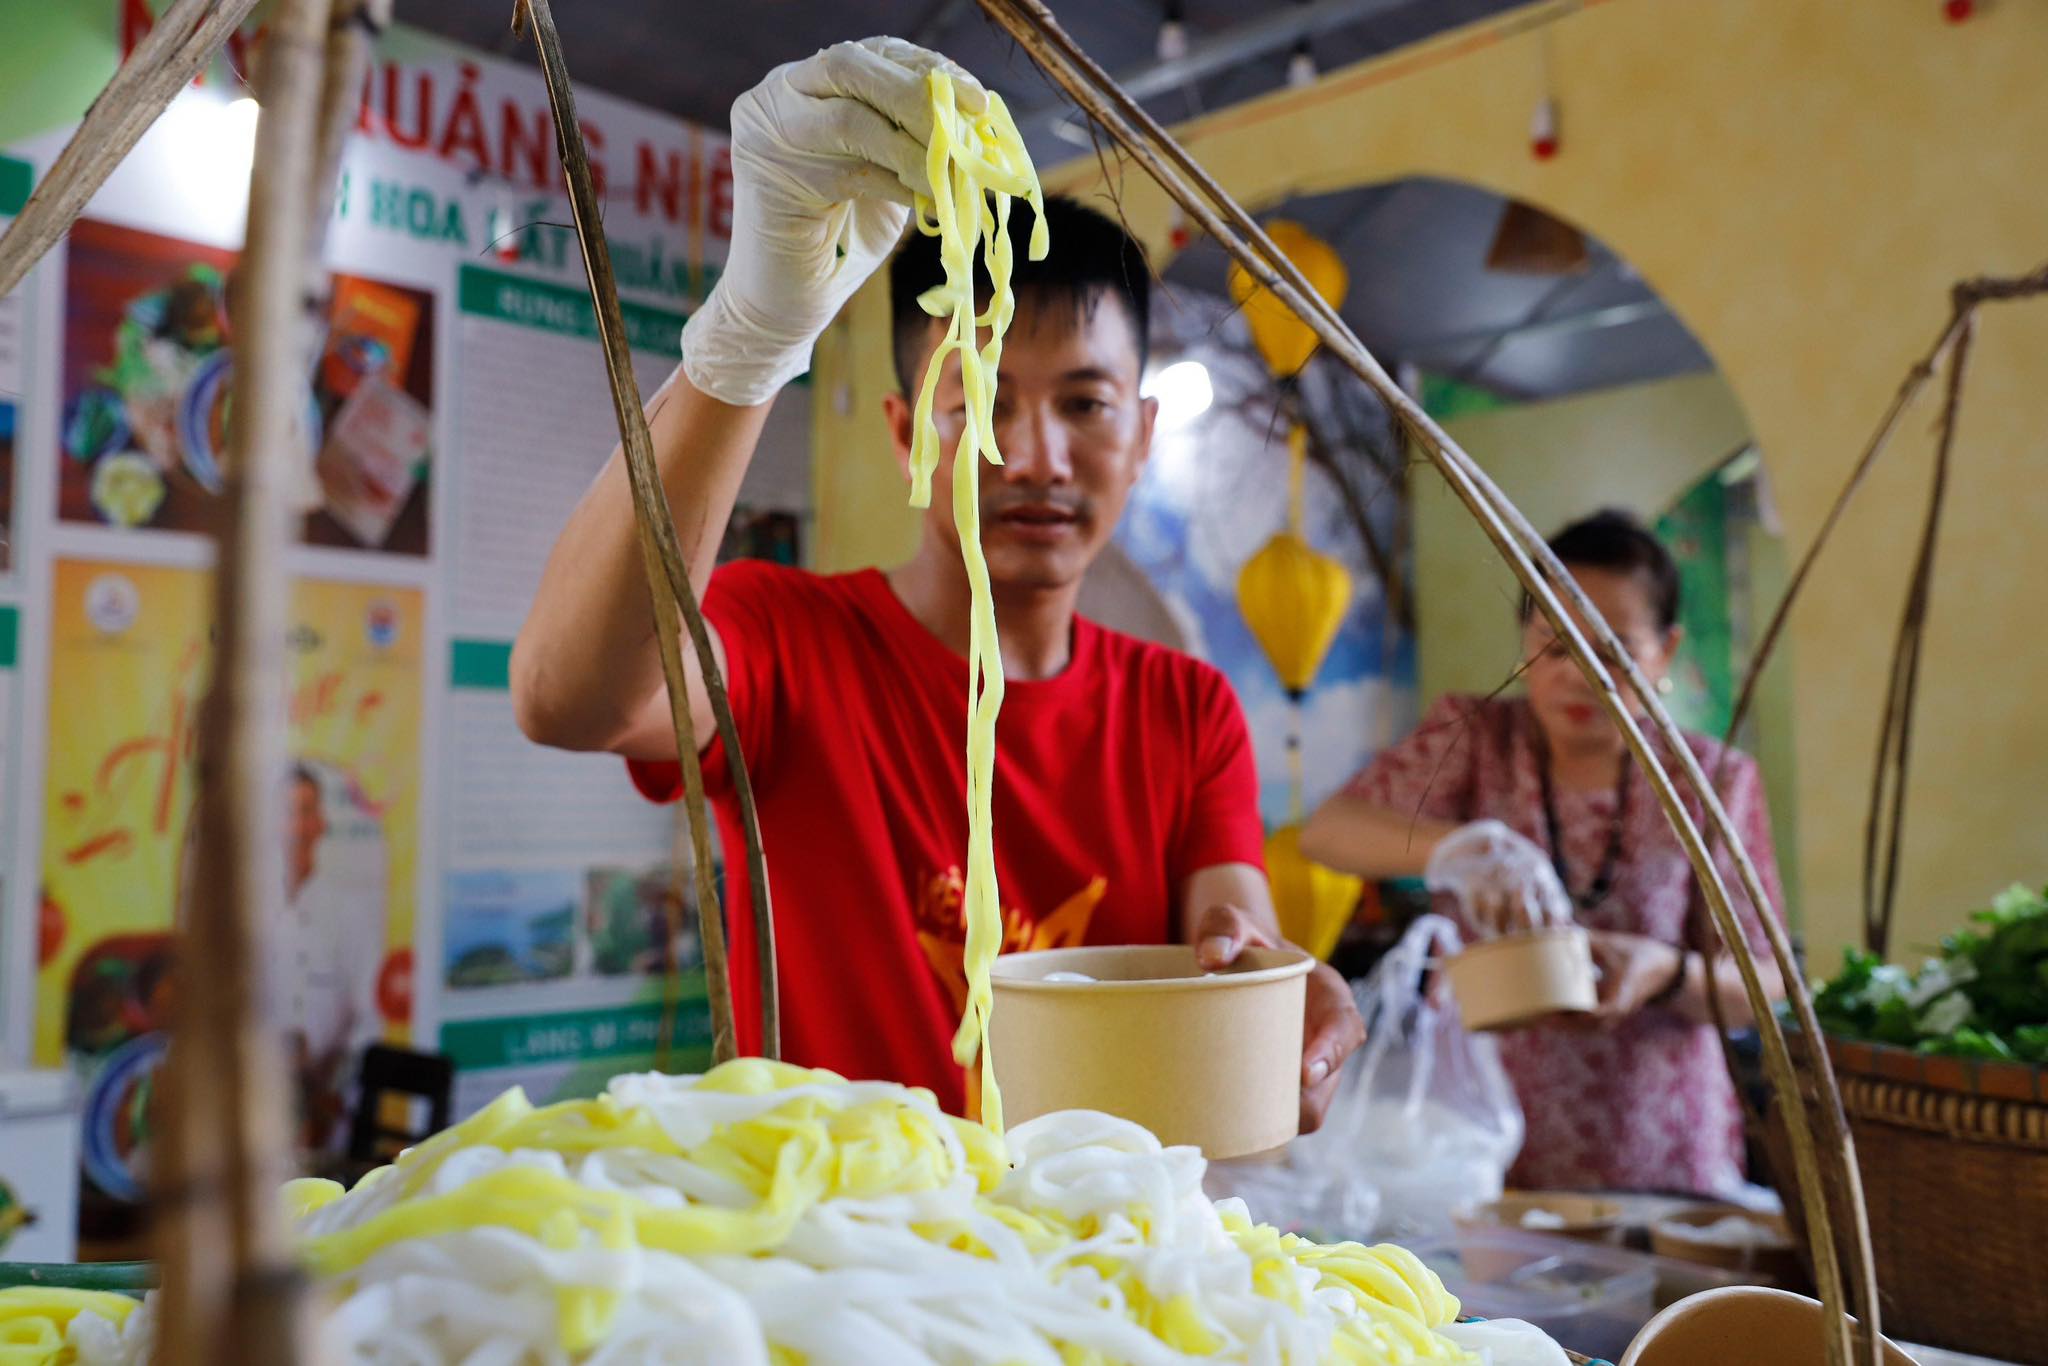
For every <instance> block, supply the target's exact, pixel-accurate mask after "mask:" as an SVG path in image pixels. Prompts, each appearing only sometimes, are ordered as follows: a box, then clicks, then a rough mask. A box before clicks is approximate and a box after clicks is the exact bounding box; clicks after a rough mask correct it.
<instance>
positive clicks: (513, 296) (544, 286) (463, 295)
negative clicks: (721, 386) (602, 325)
mask: <svg viewBox="0 0 2048 1366" xmlns="http://www.w3.org/2000/svg"><path fill="white" fill-rule="evenodd" d="M457 298H458V300H459V302H460V304H461V307H462V311H463V312H464V313H466V314H469V315H470V316H471V317H477V318H498V319H501V320H503V321H505V322H508V323H518V324H519V325H520V326H522V327H533V328H538V329H540V330H541V331H543V332H559V333H561V334H563V335H564V336H570V337H588V338H592V339H595V338H596V336H597V312H596V310H595V309H593V308H592V307H591V306H590V296H589V295H588V294H586V293H584V292H583V291H582V290H580V289H570V288H569V287H567V286H566V285H557V284H551V283H549V282H548V281H546V280H531V279H528V278H527V277H525V276H523V275H508V274H506V273H505V272H504V271H500V270H486V269H485V268H484V267H482V266H464V267H463V268H462V279H461V283H460V285H459V287H458V289H457ZM620 308H621V309H622V310H623V311H624V313H625V315H626V341H627V343H628V344H629V345H630V346H631V347H632V348H633V350H635V351H646V352H649V353H651V354H654V355H658V356H670V357H676V356H681V355H682V354H683V341H682V333H683V323H684V322H685V321H686V320H687V315H686V314H682V313H676V312H672V311H671V310H669V309H666V308H651V307H649V306H648V305H646V304H636V303H624V302H622V303H621V304H620Z"/></svg>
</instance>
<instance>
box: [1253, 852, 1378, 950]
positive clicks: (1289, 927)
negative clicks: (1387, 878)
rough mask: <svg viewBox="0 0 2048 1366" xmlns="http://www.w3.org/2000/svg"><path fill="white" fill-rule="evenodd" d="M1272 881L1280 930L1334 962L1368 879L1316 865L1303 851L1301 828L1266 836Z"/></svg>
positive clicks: (1267, 860)
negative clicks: (1346, 927) (1331, 955)
mask: <svg viewBox="0 0 2048 1366" xmlns="http://www.w3.org/2000/svg"><path fill="white" fill-rule="evenodd" d="M1266 880H1267V881H1268V882H1270V883H1272V885H1273V909H1274V910H1275V911H1277V912H1278V913H1279V915H1280V932H1281V933H1282V934H1284V935H1286V936H1287V938H1288V940H1289V941H1290V942H1292V943H1295V944H1299V945H1300V946H1301V947H1302V948H1304V949H1306V950H1308V951H1309V952H1310V953H1312V954H1314V955H1315V956H1316V957H1318V958H1328V957H1329V956H1330V954H1331V952H1332V951H1333V950H1334V949H1336V947H1337V941H1338V940H1339V939H1341V938H1342V937H1343V935H1344V927H1345V926H1346V925H1348V924H1350V923H1351V915H1352V912H1353V911H1354V910H1356V909H1357V907H1358V897H1359V894H1360V893H1361V892H1363V891H1364V890H1365V881H1364V879H1363V878H1356V877H1353V876H1352V875H1351V874H1349V873H1340V872H1338V871H1337V870H1335V869H1334V868H1325V867H1324V866H1323V865H1322V864H1320V863H1315V862H1311V861H1310V860H1309V858H1308V857H1307V856H1306V855H1305V854H1303V853H1302V852H1301V827H1300V826H1298V825H1283V826H1281V827H1280V828H1279V829H1278V830H1275V831H1274V832H1273V833H1272V834H1271V835H1268V836H1267V837H1266Z"/></svg>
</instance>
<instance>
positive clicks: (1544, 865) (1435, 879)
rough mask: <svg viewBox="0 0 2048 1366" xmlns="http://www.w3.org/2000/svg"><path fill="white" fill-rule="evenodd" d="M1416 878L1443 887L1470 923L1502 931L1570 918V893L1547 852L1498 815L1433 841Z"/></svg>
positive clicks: (1437, 888) (1565, 921) (1491, 931)
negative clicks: (1504, 823) (1491, 819)
mask: <svg viewBox="0 0 2048 1366" xmlns="http://www.w3.org/2000/svg"><path fill="white" fill-rule="evenodd" d="M1422 878H1423V881H1424V882H1425V883H1427V884H1428V885H1429V890H1431V891H1432V892H1449V893H1450V894H1451V895H1453V896H1455V897H1457V898H1458V903H1459V904H1460V905H1461V906H1463V907H1464V908H1465V915H1466V918H1467V919H1468V920H1470V921H1471V922H1472V924H1473V926H1474V928H1476V929H1478V930H1481V931H1483V932H1485V933H1488V934H1508V933H1513V932H1515V931H1517V930H1529V929H1538V928H1541V927H1542V926H1545V925H1566V924H1570V923H1571V918H1572V907H1571V899H1570V898H1569V897H1567V896H1566V895H1565V891H1564V885H1563V884H1562V883H1560V882H1559V881H1558V880H1557V870H1556V869H1555V868H1553V867H1551V866H1550V859H1549V856H1548V855H1546V854H1545V853H1544V852H1543V851H1542V850H1541V849H1540V848H1538V847H1537V846H1536V845H1535V844H1534V843H1532V842H1531V841H1529V840H1526V839H1524V838H1523V837H1522V836H1520V835H1518V834H1516V833H1515V832H1514V831H1512V830H1510V829H1508V827H1507V826H1505V825H1502V824H1501V823H1500V822H1499V821H1473V822H1472V823H1471V824H1469V825H1461V826H1459V827H1458V828H1457V829H1456V830H1453V831H1452V832H1451V833H1450V834H1448V835H1446V836H1444V837H1443V839H1441V840H1439V841H1438V842H1437V846H1436V848H1435V849H1432V850H1431V851H1430V854H1429V864H1428V866H1427V867H1425V868H1424V869H1423V873H1422Z"/></svg>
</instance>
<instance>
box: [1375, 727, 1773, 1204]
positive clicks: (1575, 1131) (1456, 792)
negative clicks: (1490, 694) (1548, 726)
mask: <svg viewBox="0 0 2048 1366" xmlns="http://www.w3.org/2000/svg"><path fill="white" fill-rule="evenodd" d="M1685 738H1686V743H1687V744H1688V745H1689V746H1690V747H1691V749H1692V751H1693V753H1694V755H1695V756H1697V757H1698V759H1699V763H1700V767H1701V768H1702V769H1704V770H1705V771H1706V772H1707V773H1708V774H1709V775H1710V776H1711V775H1712V774H1713V772H1714V768H1715V764H1716V763H1717V762H1718V761H1719V759H1720V756H1721V749H1722V746H1721V745H1720V744H1719V743H1718V742H1716V741H1714V740H1710V739H1708V738H1706V737H1705V736H1700V735H1693V734H1690V733H1688V734H1687V735H1686V737H1685ZM1539 744H1540V735H1539V732H1538V730H1537V721H1536V717H1535V714H1534V713H1533V712H1532V711H1531V710H1530V708H1529V704H1528V702H1527V701H1525V700H1522V699H1519V698H1514V699H1497V700H1482V699H1479V698H1472V697H1446V698H1443V699H1441V700H1440V701H1438V702H1437V704H1436V705H1435V706H1434V707H1432V708H1431V709H1430V712H1429V715H1428V716H1427V717H1425V718H1424V720H1423V723H1422V725H1421V726H1420V727H1419V728H1418V729H1417V730H1416V731H1415V732H1414V734H1412V735H1410V736H1408V738H1406V739H1405V740H1402V741H1401V742H1400V743H1399V744H1396V745H1394V746H1392V747H1391V748H1389V749H1386V750H1384V751H1382V752H1381V753H1380V755H1379V756H1378V757H1377V758H1376V759H1375V760H1374V761H1373V763H1372V764H1371V765H1370V766H1368V767H1367V768H1366V769H1365V771H1364V772H1362V773H1360V774H1359V775H1358V776H1357V777H1355V778H1353V779H1352V781H1351V783H1350V785H1349V787H1348V788H1347V789H1346V790H1347V792H1348V793H1349V794H1350V795H1353V796H1356V797H1360V798H1363V799H1365V800H1367V801H1371V802H1374V803H1376V804H1379V805H1383V806H1389V807H1393V808H1395V809H1397V810H1400V811H1404V812H1406V811H1412V812H1416V813H1418V814H1419V815H1421V816H1422V817H1423V818H1425V819H1429V820H1443V821H1471V820H1482V819H1486V818H1489V817H1490V818H1492V819H1494V820H1498V821H1501V822H1503V823H1505V824H1506V825H1507V826H1509V827H1510V828H1511V829H1513V830H1515V831H1516V832H1517V833H1519V834H1521V835H1524V836H1527V837H1528V838H1529V839H1531V840H1533V841H1535V843H1536V844H1537V845H1538V846H1539V847H1541V848H1545V849H1547V848H1548V841H1547V839H1546V833H1545V827H1546V821H1545V819H1544V811H1543V791H1542V778H1541V770H1540V769H1539V767H1538V765H1539V759H1538V755H1539V753H1540V752H1541V751H1540V749H1539ZM1633 777H1634V780H1633V781H1631V782H1630V783H1629V784H1628V785H1627V794H1626V799H1625V800H1626V806H1627V809H1626V810H1625V811H1623V812H1622V825H1621V830H1622V835H1621V845H1620V856H1619V858H1618V860H1617V861H1616V866H1615V869H1614V875H1613V879H1612V886H1611V889H1610V891H1609V892H1608V894H1607V896H1606V897H1605V898H1604V899H1603V900H1602V901H1601V902H1600V903H1599V904H1597V905H1595V906H1593V907H1591V908H1590V909H1587V910H1581V911H1579V912H1578V920H1579V923H1580V924H1582V925H1585V926H1586V927H1587V928H1589V929H1598V930H1621V931H1626V932H1629V933H1632V934H1643V935H1649V936H1652V937H1653V938H1657V939H1662V940H1664V941H1666V942H1667V943H1672V944H1677V943H1681V942H1683V941H1684V938H1685V928H1686V919H1687V907H1688V905H1689V904H1690V901H1691V893H1692V884H1693V876H1692V870H1691V867H1690V866H1689V865H1688V864H1687V862H1686V858H1685V854H1684V852H1683V851H1682V850H1681V849H1680V848H1679V845H1678V839H1677V836H1676V835H1674V834H1673V833H1672V832H1671V829H1670V827H1669V825H1668V824H1667V823H1666V821H1665V819H1664V815H1663V812H1662V811H1661V810H1660V809H1659V808H1658V806H1657V801H1656V797H1655V796H1654V795H1653V794H1652V793H1651V791H1650V785H1649V784H1648V783H1647V782H1645V781H1643V779H1642V775H1641V774H1640V773H1637V774H1635V775H1633ZM1721 799H1722V802H1723V803H1724V805H1725V806H1726V807H1727V810H1728V815H1729V818H1730V820H1731V821H1732V822H1733V823H1734V826H1735V828H1736V830H1737V831H1738V832H1740V834H1741V836H1742V839H1743V843H1744V844H1745V845H1746V846H1747V847H1748V849H1749V851H1750V854H1751V856H1752V857H1753V858H1754V859H1755V860H1756V864H1757V871H1758V873H1759V875H1760V876H1761V878H1762V881H1763V886H1764V890H1765V892H1767V893H1768V894H1769V897H1770V900H1771V907H1770V913H1771V914H1773V915H1777V914H1780V913H1781V911H1780V907H1781V906H1782V905H1783V896H1782V893H1781V892H1780V889H1779V885H1778V867H1777V860H1776V858H1775V857H1774V856H1773V854H1772V850H1771V834H1770V824H1769V821H1768V819H1767V816H1766V812H1765V809H1764V794H1763V784H1762V780H1761V778H1760V777H1759V775H1758V772H1757V766H1756V762H1755V761H1754V760H1753V759H1751V758H1750V757H1749V756H1748V755H1746V754H1742V753H1740V752H1737V753H1735V754H1733V755H1731V756H1730V757H1729V762H1728V768H1727V772H1726V774H1725V775H1724V776H1723V777H1722V781H1721ZM1615 800H1616V790H1615V789H1614V788H1611V787H1609V788H1601V789H1598V790H1573V789H1568V788H1558V789H1556V791H1555V793H1554V804H1555V807H1556V811H1557V826H1558V831H1559V834H1560V836H1561V839H1562V843H1563V845H1564V867H1565V871H1566V873H1567V875H1568V876H1567V878H1566V883H1567V886H1568V887H1569V888H1570V890H1571V891H1573V892H1574V893H1577V892H1580V891H1582V890H1583V889H1585V888H1586V887H1587V886H1589V885H1590V884H1591V883H1592V882H1593V880H1594V877H1595V875H1596V873H1597V871H1598V870H1599V868H1600V865H1601V862H1602V857H1603V855H1604V854H1605V853H1606V851H1607V848H1608V842H1609V839H1610V834H1611V831H1612V822H1613V819H1614V807H1615ZM1719 863H1720V866H1721V868H1722V871H1723V875H1724V877H1725V878H1726V880H1727V882H1728V885H1729V887H1730V890H1731V891H1732V892H1733V893H1734V894H1735V897H1736V902H1737V907H1736V909H1737V913H1738V914H1739V915H1740V916H1741V918H1742V920H1743V922H1744V926H1745V929H1746V930H1747V933H1748V938H1749V942H1750V944H1751V945H1752V946H1753V947H1755V948H1756V949H1757V950H1758V951H1759V952H1768V948H1767V941H1766V940H1765V938H1764V930H1763V925H1762V923H1761V921H1760V920H1758V918H1757V914H1756V911H1755V909H1754V908H1753V907H1751V906H1750V905H1749V903H1748V901H1747V899H1746V898H1744V897H1743V895H1742V890H1741V886H1740V884H1739V882H1738V881H1737V878H1736V874H1735V870H1734V865H1733V860H1732V859H1731V858H1730V857H1729V856H1728V854H1727V853H1726V852H1725V851H1723V852H1721V854H1720V855H1719ZM1442 909H1444V910H1445V911H1446V913H1447V914H1453V915H1455V908H1454V907H1449V906H1446V907H1443V908H1442ZM1499 1038H1500V1045H1501V1058H1502V1061H1503V1062H1504V1063H1505V1064H1506V1067H1507V1070H1508V1075H1509V1076H1510V1077H1511V1078H1512V1079H1513V1081H1514V1085H1515V1090H1516V1093H1517V1094H1518V1095H1519V1096H1520V1098H1521V1102H1522V1110H1523V1113H1524V1117H1525V1119H1526V1121H1527V1125H1528V1137H1527V1139H1526V1140H1525V1141H1524V1143H1523V1145H1522V1152H1521V1156H1520V1157H1519V1158H1518V1159H1517V1160H1516V1162H1515V1166H1514V1169H1513V1170H1512V1171H1511V1172H1510V1173H1509V1177H1508V1180H1509V1183H1510V1184H1511V1185H1515V1186H1518V1187H1521V1188H1523V1189H1604V1190H1643V1191H1673V1192H1701V1193H1708V1194H1712V1193H1718V1192H1722V1191H1726V1190H1728V1189H1729V1188H1730V1187H1732V1186H1734V1185H1735V1184H1736V1183H1738V1182H1739V1181H1740V1180H1741V1179H1742V1122H1741V1111H1740V1109H1739V1107H1738V1105H1737V1103H1736V1098H1735V1091H1734V1087H1733V1085H1732V1084H1731V1082H1730V1081H1729V1078H1728V1072H1727V1068H1726V1065H1725V1064H1724V1063H1723V1061H1722V1057H1721V1051H1720V1045H1719V1043H1718V1042H1717V1041H1716V1040H1715V1038H1714V1031H1713V1028H1712V1026H1710V1025H1701V1024H1693V1023H1691V1022H1689V1021H1687V1020H1685V1019H1683V1018H1681V1017H1680V1016H1678V1015H1676V1014H1673V1013H1671V1012H1668V1011H1664V1010H1659V1009H1655V1008H1652V1009H1648V1010H1644V1011H1642V1012H1640V1013H1638V1014H1637V1015H1635V1016H1633V1017H1632V1018H1630V1019H1628V1020H1626V1021H1624V1022H1623V1023H1622V1024H1621V1025H1620V1026H1619V1027H1618V1028H1616V1029H1615V1030H1613V1031H1612V1032H1603V1033H1581V1032H1577V1031H1572V1030H1565V1029H1557V1028H1542V1027H1538V1028H1531V1029H1521V1030H1511V1031H1507V1032H1505V1033H1503V1034H1501V1035H1500V1036H1499Z"/></svg>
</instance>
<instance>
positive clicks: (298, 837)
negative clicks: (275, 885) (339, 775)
mask: <svg viewBox="0 0 2048 1366" xmlns="http://www.w3.org/2000/svg"><path fill="white" fill-rule="evenodd" d="M291 821H292V826H291V837H292V868H291V872H292V883H293V885H294V886H296V885H298V884H300V883H303V882H304V881H305V880H306V879H307V878H309V877H311V876H313V856H314V851H315V850H317V849H318V848H319V847H320V841H321V840H323V839H325V838H326V837H327V813H326V812H325V811H324V810H323V809H322V807H321V802H320V786H319V784H317V783H312V782H308V781H306V780H305V779H303V778H301V779H298V780H296V781H294V782H293V783H292V811H291Z"/></svg>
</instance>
